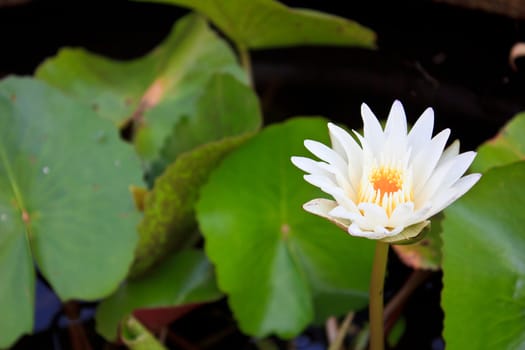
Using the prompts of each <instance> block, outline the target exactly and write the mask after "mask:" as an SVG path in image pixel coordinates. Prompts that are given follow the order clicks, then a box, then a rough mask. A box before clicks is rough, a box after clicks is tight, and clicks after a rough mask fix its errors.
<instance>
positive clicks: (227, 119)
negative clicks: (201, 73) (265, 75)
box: [160, 74, 262, 166]
mask: <svg viewBox="0 0 525 350" xmlns="http://www.w3.org/2000/svg"><path fill="white" fill-rule="evenodd" d="M261 123H262V116H261V112H260V107H259V100H258V99H257V96H256V95H255V93H254V92H253V90H252V89H250V88H249V87H247V86H246V85H244V84H242V83H240V82H239V81H238V80H236V79H235V78H233V77H232V76H231V75H227V74H216V75H214V76H213V77H212V78H211V79H210V80H209V82H208V84H207V85H206V87H205V89H204V92H203V94H202V96H201V97H200V98H199V100H198V101H197V111H196V113H195V114H194V115H192V116H191V117H187V116H185V117H182V118H181V119H180V120H179V121H178V122H177V124H175V127H174V128H173V133H172V134H171V135H170V136H169V138H168V139H167V141H166V144H165V145H164V147H163V149H162V151H161V160H160V162H161V163H163V164H161V166H162V165H164V166H165V164H169V163H172V162H173V161H174V160H175V159H176V158H177V156H178V155H179V154H181V153H182V152H186V151H189V150H192V149H194V148H195V147H197V146H200V145H202V144H205V143H208V142H211V141H218V140H221V139H223V138H226V137H231V136H237V135H241V134H243V133H245V132H251V131H256V130H258V129H259V128H260V126H261Z"/></svg>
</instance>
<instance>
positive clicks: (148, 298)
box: [96, 250, 222, 340]
mask: <svg viewBox="0 0 525 350" xmlns="http://www.w3.org/2000/svg"><path fill="white" fill-rule="evenodd" d="M221 296H222V293H221V292H220V291H219V290H218V289H217V286H216V282H215V276H214V273H213V267H212V265H211V264H210V262H209V261H208V259H207V258H206V255H205V254H204V253H203V252H202V251H194V250H185V251H181V252H179V253H177V254H174V255H172V256H170V257H169V258H168V259H166V261H164V262H163V263H162V264H161V265H159V267H158V268H157V269H155V270H154V271H152V272H151V273H150V274H148V275H147V276H144V277H143V278H140V279H136V280H134V281H128V282H127V283H126V284H124V285H122V286H121V287H120V288H119V290H118V291H117V292H116V293H115V294H113V295H112V296H110V297H109V298H107V299H106V300H104V301H103V302H102V303H101V304H100V305H99V307H98V309H97V315H96V320H97V331H98V332H99V333H100V334H102V335H103V336H104V337H106V339H109V340H115V339H116V337H117V328H118V324H119V322H120V321H121V320H122V318H123V317H125V316H126V315H129V314H130V313H132V312H133V310H136V309H143V308H158V307H171V306H180V305H187V304H194V303H203V302H208V301H213V300H216V299H219V298H220V297H221Z"/></svg>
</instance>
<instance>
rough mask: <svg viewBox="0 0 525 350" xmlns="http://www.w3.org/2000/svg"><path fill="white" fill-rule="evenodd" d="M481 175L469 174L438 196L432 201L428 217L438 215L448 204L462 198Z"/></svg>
mask: <svg viewBox="0 0 525 350" xmlns="http://www.w3.org/2000/svg"><path fill="white" fill-rule="evenodd" d="M480 177H481V174H470V175H467V176H465V177H462V178H461V179H459V180H458V181H457V182H456V183H455V184H454V186H452V187H451V188H449V189H448V190H447V191H444V192H443V193H441V194H439V195H438V196H437V197H436V198H435V199H434V200H433V201H432V209H431V210H430V212H429V215H428V217H431V216H433V215H434V214H437V213H439V212H440V211H442V210H443V209H445V208H446V207H448V206H449V205H450V204H452V203H453V202H455V201H456V200H457V199H458V198H460V197H461V196H463V195H464V194H465V192H467V191H468V190H469V189H471V188H472V186H474V185H475V184H476V182H478V181H479V179H480Z"/></svg>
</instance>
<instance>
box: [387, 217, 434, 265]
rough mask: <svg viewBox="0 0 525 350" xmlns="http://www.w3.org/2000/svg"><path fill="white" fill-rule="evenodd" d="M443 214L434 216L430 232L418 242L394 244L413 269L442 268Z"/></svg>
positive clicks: (402, 259) (394, 247)
mask: <svg viewBox="0 0 525 350" xmlns="http://www.w3.org/2000/svg"><path fill="white" fill-rule="evenodd" d="M442 220H443V214H441V213H440V214H438V215H436V216H434V217H433V218H432V224H431V225H430V230H429V232H428V233H427V234H426V235H425V237H424V238H423V239H422V240H420V241H419V242H417V243H414V244H406V245H398V244H395V245H392V248H393V249H394V251H395V252H396V253H397V255H398V256H399V258H400V259H401V261H403V262H404V263H405V264H406V265H408V266H410V267H412V268H413V269H424V270H434V271H435V270H439V269H440V268H441V231H442V230H441V221H442Z"/></svg>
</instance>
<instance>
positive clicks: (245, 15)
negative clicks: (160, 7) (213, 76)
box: [139, 0, 375, 49]
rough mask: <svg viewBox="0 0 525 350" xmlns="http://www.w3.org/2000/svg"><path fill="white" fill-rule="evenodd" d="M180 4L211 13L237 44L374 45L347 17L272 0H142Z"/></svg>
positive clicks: (372, 36) (369, 34)
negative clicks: (294, 7)
mask: <svg viewBox="0 0 525 350" xmlns="http://www.w3.org/2000/svg"><path fill="white" fill-rule="evenodd" d="M139 1H145V2H158V3H165V4H172V5H179V6H183V7H188V8H191V9H194V10H196V11H198V12H200V13H202V14H204V15H205V16H206V17H208V18H209V19H210V20H211V21H212V22H213V23H214V24H215V25H216V26H217V27H219V28H220V29H221V30H222V31H223V32H224V33H226V34H227V35H228V36H229V37H230V38H231V39H232V40H233V41H235V42H236V43H237V44H238V45H240V46H243V47H246V48H250V49H268V48H275V47H283V46H296V45H352V46H363V47H369V48H371V47H373V46H374V41H375V34H374V32H372V31H371V30H370V29H368V28H365V27H363V26H361V25H359V24H358V23H356V22H353V21H350V20H347V19H345V18H341V17H337V16H333V15H329V14H326V13H322V12H317V11H313V10H307V9H292V8H290V7H287V6H285V5H283V4H281V3H279V2H277V1H273V0H250V1H249V2H246V1H245V0H227V1H224V0H222V1H221V0H139Z"/></svg>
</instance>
